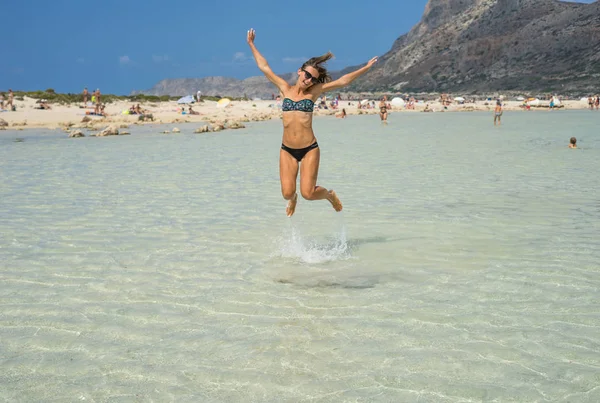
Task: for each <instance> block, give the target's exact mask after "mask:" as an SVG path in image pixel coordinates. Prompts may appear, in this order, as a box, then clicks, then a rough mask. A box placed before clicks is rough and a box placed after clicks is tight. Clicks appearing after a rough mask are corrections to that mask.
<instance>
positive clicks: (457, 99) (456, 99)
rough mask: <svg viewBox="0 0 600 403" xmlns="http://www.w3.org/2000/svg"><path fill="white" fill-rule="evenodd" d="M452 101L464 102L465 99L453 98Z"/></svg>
mask: <svg viewBox="0 0 600 403" xmlns="http://www.w3.org/2000/svg"><path fill="white" fill-rule="evenodd" d="M454 100H455V101H456V102H465V99H464V98H463V97H456V98H454Z"/></svg>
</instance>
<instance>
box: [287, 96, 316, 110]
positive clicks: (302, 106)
mask: <svg viewBox="0 0 600 403" xmlns="http://www.w3.org/2000/svg"><path fill="white" fill-rule="evenodd" d="M314 108H315V103H314V102H313V101H312V100H311V99H301V100H300V101H292V100H291V99H289V98H284V99H283V104H282V105H281V110H282V111H284V112H289V111H300V112H308V113H311V112H312V111H313V110H314Z"/></svg>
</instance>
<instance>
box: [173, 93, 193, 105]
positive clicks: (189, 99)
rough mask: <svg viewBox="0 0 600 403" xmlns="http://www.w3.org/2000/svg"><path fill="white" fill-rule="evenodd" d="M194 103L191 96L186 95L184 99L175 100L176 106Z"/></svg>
mask: <svg viewBox="0 0 600 403" xmlns="http://www.w3.org/2000/svg"><path fill="white" fill-rule="evenodd" d="M194 102H195V101H194V97H193V96H192V95H186V96H185V97H182V98H179V99H178V100H177V103H178V104H193V103H194Z"/></svg>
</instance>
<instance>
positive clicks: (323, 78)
mask: <svg viewBox="0 0 600 403" xmlns="http://www.w3.org/2000/svg"><path fill="white" fill-rule="evenodd" d="M332 58H333V53H331V52H327V53H325V54H324V55H323V56H317V57H311V58H310V59H308V60H307V61H305V62H304V64H303V65H302V67H301V68H305V67H306V66H311V67H314V68H315V69H317V71H318V72H319V82H320V83H328V82H330V81H331V76H330V75H329V73H328V72H327V69H326V68H325V67H323V66H322V64H325V63H326V62H327V60H329V59H332Z"/></svg>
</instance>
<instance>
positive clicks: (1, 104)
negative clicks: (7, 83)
mask: <svg viewBox="0 0 600 403" xmlns="http://www.w3.org/2000/svg"><path fill="white" fill-rule="evenodd" d="M2 109H4V94H3V93H1V92H0V110H2Z"/></svg>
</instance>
